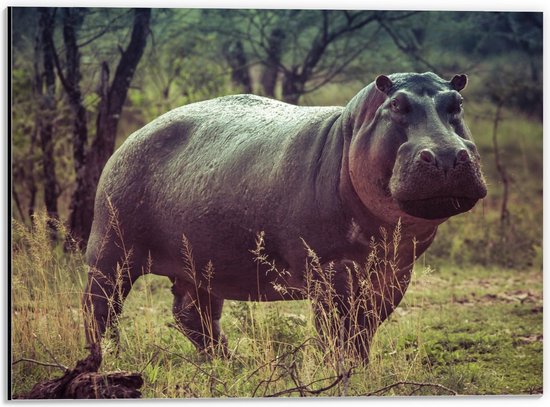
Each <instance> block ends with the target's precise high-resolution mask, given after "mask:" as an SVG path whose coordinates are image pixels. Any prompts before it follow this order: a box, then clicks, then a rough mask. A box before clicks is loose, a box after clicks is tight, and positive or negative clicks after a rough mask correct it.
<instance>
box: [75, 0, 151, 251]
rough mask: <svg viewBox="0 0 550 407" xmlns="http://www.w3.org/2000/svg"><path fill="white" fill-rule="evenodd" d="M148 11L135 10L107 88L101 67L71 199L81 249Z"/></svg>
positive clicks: (146, 27) (104, 69)
mask: <svg viewBox="0 0 550 407" xmlns="http://www.w3.org/2000/svg"><path fill="white" fill-rule="evenodd" d="M150 17H151V10H150V9H136V10H135V12H134V24H133V29H132V36H131V39H130V43H129V44H128V47H127V48H126V49H125V50H124V51H123V52H122V56H121V58H120V61H119V63H118V66H117V68H116V71H115V75H114V78H113V81H112V82H111V84H110V86H109V69H108V65H107V63H106V62H103V64H102V67H101V84H100V97H101V101H100V103H99V113H98V116H97V122H96V136H95V138H94V140H93V142H92V145H91V147H90V149H89V151H88V153H87V154H86V165H85V166H84V167H83V169H82V170H81V171H80V172H79V173H78V174H77V181H76V183H77V185H76V189H75V191H74V194H73V196H72V200H71V215H70V219H69V226H70V230H71V233H72V237H73V238H75V239H76V240H77V241H78V242H79V245H80V247H84V246H85V245H86V242H87V240H88V236H89V235H90V229H91V226H92V219H93V210H94V199H95V192H96V189H97V183H98V181H99V176H100V175H101V171H102V170H103V167H104V166H105V164H106V162H107V160H108V159H109V157H110V156H111V154H113V151H114V148H115V138H116V132H117V126H118V121H119V119H120V114H121V112H122V107H123V105H124V101H125V100H126V96H127V94H128V88H129V87H130V83H131V81H132V78H133V76H134V72H135V70H136V67H137V65H138V63H139V61H140V59H141V57H142V55H143V52H144V50H145V46H146V42H147V35H148V33H149V20H150Z"/></svg>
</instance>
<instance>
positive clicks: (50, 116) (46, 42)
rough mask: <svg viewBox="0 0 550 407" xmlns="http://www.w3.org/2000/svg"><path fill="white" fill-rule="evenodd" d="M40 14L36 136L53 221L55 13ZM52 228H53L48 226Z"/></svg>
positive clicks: (46, 196)
mask: <svg viewBox="0 0 550 407" xmlns="http://www.w3.org/2000/svg"><path fill="white" fill-rule="evenodd" d="M39 10H40V21H39V25H40V30H41V37H42V38H41V39H42V57H43V60H42V62H43V68H44V84H45V85H46V89H45V92H44V94H43V97H42V100H41V103H40V110H41V112H40V116H39V135H40V145H41V148H42V153H43V154H42V166H43V169H44V203H45V204H46V211H47V213H48V217H49V218H51V219H57V217H58V213H57V178H56V175H55V161H54V153H53V147H54V143H53V120H54V115H55V108H56V103H55V72H54V55H53V48H52V44H53V31H54V28H55V25H54V24H55V11H53V9H50V8H41V9H39ZM51 226H52V227H53V225H51Z"/></svg>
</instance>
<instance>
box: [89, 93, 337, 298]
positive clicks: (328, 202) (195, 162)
mask: <svg viewBox="0 0 550 407" xmlns="http://www.w3.org/2000/svg"><path fill="white" fill-rule="evenodd" d="M243 101H244V106H243ZM340 111H341V109H340V108H298V107H294V106H291V105H287V104H283V103H279V102H275V101H271V100H269V99H264V98H259V97H254V96H236V97H225V98H220V99H215V100H213V101H209V102H203V103H198V104H194V105H190V106H187V107H184V108H180V109H176V110H175V111H172V112H170V113H168V114H166V115H164V116H162V117H161V118H159V119H157V120H156V121H155V122H153V123H151V124H149V125H148V126H146V127H145V128H143V129H142V130H140V131H138V132H136V133H135V134H133V135H132V136H130V137H129V138H128V140H127V141H126V142H125V143H124V144H123V146H122V147H121V148H120V149H119V150H118V151H117V152H116V153H115V154H114V156H113V157H112V158H111V159H110V160H109V162H108V164H107V166H106V168H105V170H104V172H103V174H102V178H101V180H100V184H99V188H98V193H97V198H96V215H95V218H94V225H93V229H92V236H91V238H90V241H89V244H88V262H89V264H94V263H96V262H97V261H98V257H99V256H100V252H101V250H100V247H101V244H104V239H103V236H104V235H106V234H108V232H106V230H107V229H108V228H109V223H108V222H107V221H106V220H107V219H108V218H109V208H106V207H105V206H106V202H109V205H112V206H113V207H114V209H115V210H116V212H117V217H118V221H119V222H120V225H121V228H122V230H123V237H124V240H125V242H124V245H125V246H126V247H132V256H133V257H134V259H133V260H132V261H133V262H134V265H135V266H134V267H139V265H141V266H142V268H143V267H144V265H145V264H146V265H148V267H149V270H148V271H150V272H153V273H156V274H160V275H165V276H169V277H171V278H173V279H174V278H181V279H189V275H188V274H189V273H188V272H187V271H186V267H185V265H186V259H185V258H184V257H185V256H184V255H183V247H184V245H183V239H184V236H185V238H186V239H187V240H188V242H189V245H190V248H191V250H192V253H193V260H194V266H195V269H196V273H198V274H199V279H200V280H204V279H203V278H202V276H201V273H202V271H203V270H205V268H206V267H207V264H208V263H209V262H211V263H212V266H213V270H214V274H213V278H212V279H211V280H210V281H209V284H210V285H211V287H212V290H213V291H214V292H215V294H216V295H217V296H219V297H221V298H228V299H237V300H248V299H256V300H259V299H262V300H280V299H285V296H282V295H281V293H280V292H277V291H274V289H273V284H274V282H276V281H280V276H277V273H276V272H275V271H273V270H271V271H269V270H268V269H267V268H266V266H265V265H261V264H259V263H258V262H257V261H256V260H255V256H254V254H253V253H252V251H253V250H254V249H255V248H256V239H257V237H258V234H259V233H260V232H264V233H265V242H266V245H265V246H266V247H265V248H264V249H265V250H266V251H267V254H268V255H269V258H270V259H271V261H275V264H276V266H277V268H281V270H282V269H284V270H285V271H287V272H290V275H288V276H287V278H286V279H285V285H286V286H289V287H294V288H300V287H302V285H303V281H302V271H303V266H304V261H303V259H304V253H305V250H304V246H303V242H302V240H301V239H302V238H303V239H309V240H308V241H312V242H313V243H315V242H316V241H318V240H319V238H318V236H319V235H323V233H324V234H326V232H323V231H322V229H323V226H322V225H321V224H319V219H322V218H323V217H325V218H326V220H327V221H328V222H330V226H331V227H330V228H329V227H326V229H338V228H334V227H333V224H334V221H335V219H337V218H338V217H341V216H342V215H341V214H337V215H334V214H333V212H338V207H337V205H336V201H335V196H336V195H337V194H336V187H337V183H336V182H335V181H336V179H337V176H338V175H339V165H340V159H341V157H340V155H341V153H340V152H338V155H336V156H335V157H334V159H333V160H327V162H328V164H330V165H331V166H332V167H333V169H325V168H320V167H319V165H318V161H319V157H320V156H322V155H323V153H324V151H323V150H324V149H326V148H327V146H326V143H325V141H326V140H327V139H328V138H329V136H330V134H329V133H330V131H331V128H332V124H333V123H334V122H335V121H336V120H337V119H338V117H339V113H340ZM325 153H326V152H325ZM331 170H332V172H333V173H332V174H330V173H328V171H331ZM321 176H322V177H326V178H327V180H329V181H331V180H332V181H333V184H334V185H333V194H332V197H330V196H329V197H328V199H327V198H326V195H327V192H329V190H330V188H329V189H327V190H324V191H316V190H315V186H316V179H315V177H321ZM323 211H324V212H326V213H321V212H323ZM327 226H328V225H327ZM343 230H344V227H342V231H343ZM318 246H319V247H318V249H319V250H320V251H323V250H324V247H321V246H323V245H322V244H320V245H318ZM118 255H119V253H115V256H118ZM148 255H150V259H149V260H150V261H147V259H145V258H144V257H145V256H148ZM201 284H203V285H204V284H206V282H205V281H202V283H201ZM293 295H294V296H297V295H298V294H297V292H295V291H294V294H293Z"/></svg>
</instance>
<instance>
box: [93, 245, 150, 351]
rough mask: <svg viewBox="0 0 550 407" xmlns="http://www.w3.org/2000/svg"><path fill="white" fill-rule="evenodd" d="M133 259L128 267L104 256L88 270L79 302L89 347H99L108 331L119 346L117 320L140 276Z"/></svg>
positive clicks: (116, 256)
mask: <svg viewBox="0 0 550 407" xmlns="http://www.w3.org/2000/svg"><path fill="white" fill-rule="evenodd" d="M135 259H136V257H133V258H132V262H131V263H130V264H129V263H128V262H126V261H125V260H124V257H122V256H118V253H116V254H114V255H111V256H110V255H108V254H107V255H105V256H103V257H102V258H101V259H100V260H99V261H98V262H97V263H96V264H94V265H90V266H89V271H88V283H87V286H86V289H85V291H84V296H83V298H82V305H83V310H84V323H85V331H86V342H87V344H88V346H91V345H93V344H99V342H100V341H101V338H102V337H103V335H104V334H105V332H106V331H107V330H108V329H110V332H111V336H112V337H113V339H115V340H116V341H117V344H118V329H117V320H118V316H119V315H120V313H121V312H122V305H123V303H124V300H125V299H126V297H127V296H128V294H129V293H130V290H131V289H132V286H133V284H134V283H135V281H136V280H137V279H138V277H139V276H141V275H142V272H141V266H140V263H139V262H138V261H135Z"/></svg>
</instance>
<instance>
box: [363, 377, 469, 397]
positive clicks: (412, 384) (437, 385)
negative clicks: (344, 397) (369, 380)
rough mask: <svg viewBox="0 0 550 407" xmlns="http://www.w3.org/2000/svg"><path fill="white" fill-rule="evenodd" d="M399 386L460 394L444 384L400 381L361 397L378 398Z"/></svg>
mask: <svg viewBox="0 0 550 407" xmlns="http://www.w3.org/2000/svg"><path fill="white" fill-rule="evenodd" d="M398 386H417V387H418V388H422V387H435V388H437V389H441V390H444V391H446V392H448V393H450V394H451V395H453V396H457V395H458V393H457V392H456V391H454V390H453V389H450V388H449V387H446V386H443V385H442V384H439V383H423V382H412V381H405V380H402V381H398V382H395V383H392V384H389V385H387V386H384V387H382V388H380V389H378V390H374V391H371V392H369V393H365V394H361V396H367V397H369V396H378V395H381V394H384V393H387V392H388V391H389V390H391V389H393V388H394V387H398ZM418 390H419V389H415V390H414V392H416V391H418Z"/></svg>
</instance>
